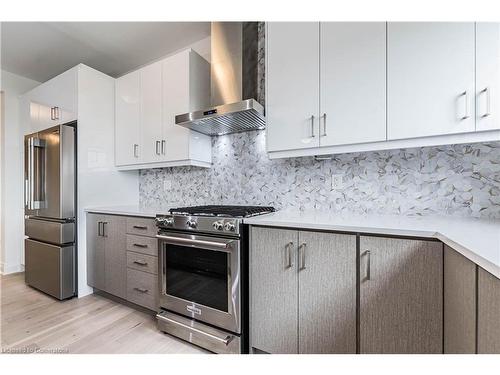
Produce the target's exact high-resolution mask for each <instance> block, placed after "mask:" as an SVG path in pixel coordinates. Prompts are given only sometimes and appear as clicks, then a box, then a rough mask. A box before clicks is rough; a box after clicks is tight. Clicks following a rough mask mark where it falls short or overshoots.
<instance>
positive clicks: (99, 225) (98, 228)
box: [97, 221, 102, 237]
mask: <svg viewBox="0 0 500 375" xmlns="http://www.w3.org/2000/svg"><path fill="white" fill-rule="evenodd" d="M101 225H102V221H98V222H97V236H98V237H101V236H102V231H101Z"/></svg>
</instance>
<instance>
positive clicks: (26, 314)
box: [0, 273, 207, 354]
mask: <svg viewBox="0 0 500 375" xmlns="http://www.w3.org/2000/svg"><path fill="white" fill-rule="evenodd" d="M0 293H1V295H0V299H1V309H0V319H1V326H0V332H1V347H2V351H3V352H4V353H5V352H9V350H10V349H14V350H17V351H20V352H22V351H23V350H27V351H28V352H31V351H33V350H39V351H48V352H51V351H54V350H57V351H59V352H64V353H95V354H100V353H103V354H105V353H158V354H159V353H172V354H178V353H194V354H200V353H207V352H206V351H204V350H202V349H200V348H198V347H195V346H193V345H190V344H189V343H186V342H184V341H181V340H178V339H176V338H174V337H172V336H168V335H166V334H163V333H161V332H160V331H158V330H157V328H156V321H155V319H154V317H153V316H152V315H149V314H147V313H145V312H143V311H138V310H135V309H133V308H132V307H129V306H125V305H122V304H120V303H118V302H115V301H112V300H110V299H108V298H106V297H103V296H100V295H96V294H92V295H89V296H86V297H83V298H73V299H70V300H67V301H64V302H60V301H57V300H55V299H54V298H52V297H49V296H47V295H45V294H43V293H41V292H39V291H37V290H36V289H33V288H30V287H28V286H26V285H25V284H24V274H23V273H19V274H13V275H3V276H0Z"/></svg>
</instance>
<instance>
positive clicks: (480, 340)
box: [477, 268, 500, 354]
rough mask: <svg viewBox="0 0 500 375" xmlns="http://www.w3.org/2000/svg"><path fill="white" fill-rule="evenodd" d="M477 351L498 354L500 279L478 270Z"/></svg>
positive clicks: (499, 340) (499, 349) (499, 338)
mask: <svg viewBox="0 0 500 375" xmlns="http://www.w3.org/2000/svg"><path fill="white" fill-rule="evenodd" d="M477 288H478V307H477V352H478V353H479V354H500V319H499V316H500V279H498V278H496V277H495V276H493V275H492V274H490V273H489V272H487V271H485V270H483V269H481V268H479V270H478V286H477Z"/></svg>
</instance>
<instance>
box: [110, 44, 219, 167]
mask: <svg viewBox="0 0 500 375" xmlns="http://www.w3.org/2000/svg"><path fill="white" fill-rule="evenodd" d="M115 98H116V123H115V144H116V166H117V167H118V169H121V170H128V169H130V170H131V169H143V168H158V167H168V166H179V165H196V166H202V167H209V166H210V165H211V161H212V151H211V140H210V137H208V136H206V135H203V134H199V133H195V132H193V131H191V130H189V129H186V128H183V127H181V126H178V125H175V116H176V115H179V114H182V113H186V112H190V111H194V110H198V109H202V108H204V107H207V106H208V105H209V100H210V65H209V63H208V62H207V61H206V60H205V59H203V58H202V57H201V56H200V55H198V54H197V53H196V52H194V51H193V50H191V49H187V50H184V51H182V52H179V53H177V54H174V55H172V56H169V57H167V58H165V59H163V60H161V61H157V62H155V63H152V64H150V65H147V66H145V67H143V68H141V69H139V70H136V71H134V72H131V73H128V74H126V75H124V76H122V77H120V78H118V79H117V80H116V94H115Z"/></svg>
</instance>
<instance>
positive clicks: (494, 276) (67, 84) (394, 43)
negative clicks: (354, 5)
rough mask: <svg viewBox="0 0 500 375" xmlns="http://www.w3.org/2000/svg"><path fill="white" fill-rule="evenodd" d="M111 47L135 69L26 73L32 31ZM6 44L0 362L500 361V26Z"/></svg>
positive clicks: (193, 29)
mask: <svg viewBox="0 0 500 375" xmlns="http://www.w3.org/2000/svg"><path fill="white" fill-rule="evenodd" d="M160 32H161V33H164V35H170V37H169V38H166V39H165V40H161V39H162V38H159V37H157V39H158V40H155V39H154V37H155V35H157V34H158V33H160ZM113 33H115V34H113ZM141 33H143V34H141ZM104 34H106V35H109V38H110V39H109V40H110V41H112V42H113V43H114V45H113V47H114V48H115V52H116V55H117V56H118V55H120V53H118V51H119V48H118V46H119V43H123V45H122V46H121V48H122V50H121V53H124V52H123V51H124V50H125V49H127V52H128V53H129V55H128V56H129V58H128V59H125V58H124V57H123V56H122V59H121V60H122V61H121V62H118V61H117V58H116V57H115V56H114V57H113V59H111V58H110V56H109V54H110V53H109V54H105V53H103V54H102V56H101V55H99V54H96V56H94V57H93V58H94V59H95V60H92V58H88V61H91V60H92V61H94V62H93V63H90V62H88V63H87V62H86V61H87V60H85V59H83V58H82V59H81V60H80V61H79V62H78V63H77V64H75V65H74V66H72V65H69V66H67V67H68V69H63V68H62V65H63V64H62V62H64V63H65V64H66V65H68V64H69V61H70V60H71V59H70V58H69V57H68V55H70V53H69V51H68V53H65V54H61V55H60V56H57V57H53V59H54V60H53V61H52V63H53V65H52V70H50V69H48V68H47V67H45V69H46V70H45V71H42V70H41V69H40V70H37V71H36V73H37V74H35V72H34V73H32V74H31V75H26V76H25V77H23V75H22V74H20V73H21V71H22V70H23V69H24V71H25V72H27V71H28V69H30V68H31V69H35V68H34V66H36V67H37V68H36V69H39V66H40V63H38V62H33V63H31V64H29V63H25V62H23V63H20V62H21V61H25V60H26V61H29V56H30V55H29V50H30V48H31V49H33V48H34V46H33V45H32V44H31V45H25V48H19V47H18V46H19V45H23V44H25V43H26V44H28V43H29V40H30V38H32V39H34V35H39V37H40V39H43V38H44V37H46V38H53V39H48V41H47V43H50V42H52V43H53V42H54V40H58V41H60V42H61V43H62V44H63V45H64V43H63V42H62V41H63V40H65V38H71V43H74V41H75V40H76V41H79V43H81V45H79V44H78V43H75V46H74V47H73V48H88V45H87V44H88V43H91V42H92V43H93V48H94V49H95V51H103V50H104V48H105V43H104V44H99V43H100V42H99V41H96V40H97V39H96V37H97V36H98V35H104ZM23 35H24V36H25V37H24V38H25V39H23V37H22V36H23ZM141 35H142V38H143V40H144V41H145V40H149V39H148V38H151V40H150V43H149V44H148V45H147V46H146V47H145V49H146V50H147V48H149V50H148V51H145V50H142V51H138V50H137V49H136V50H134V49H133V48H132V46H131V44H137V43H138V39H139V37H140V36H141ZM162 35H163V34H162ZM172 35H179V37H177V38H175V37H172ZM181 35H182V37H180V36H181ZM124 36H128V38H126V37H124ZM55 38H60V39H55ZM14 41H15V43H14ZM84 42H85V43H84ZM37 43H40V42H39V41H38V42H37ZM65 43H70V42H68V41H66V42H65ZM109 43H110V44H111V42H109ZM110 44H109V45H110ZM115 44H116V45H115ZM297 45H300V48H301V49H300V53H297V50H296V46H297ZM4 46H6V47H5V49H4ZM85 46H87V47H85ZM160 46H161V48H160ZM2 49H4V50H3V51H2V90H3V91H4V92H5V98H4V102H5V104H4V108H5V111H6V116H5V118H6V120H5V123H6V124H7V116H8V115H9V110H10V109H11V108H14V106H13V105H12V106H11V105H10V104H11V103H14V102H16V104H15V108H16V111H17V113H18V115H17V116H15V117H16V119H15V121H17V123H18V125H17V126H18V127H17V129H15V130H14V129H8V128H7V127H5V129H4V130H3V134H5V136H2V141H3V143H2V153H3V154H2V181H4V180H10V179H12V180H13V181H14V182H12V183H11V184H8V185H7V184H6V185H2V196H3V200H2V237H1V238H2V248H3V250H2V289H3V291H2V348H3V349H2V350H3V351H5V352H7V353H15V352H16V351H18V352H23V350H24V351H27V352H30V350H34V351H40V352H43V351H44V350H49V351H50V350H54V349H61V350H62V351H63V352H67V353H94V354H98V353H172V354H174V353H197V354H200V353H219V354H240V353H242V354H247V353H248V354H261V353H269V354H484V353H494V354H499V353H500V324H499V321H498V319H497V316H498V313H499V311H500V221H499V220H500V200H499V197H500V175H499V174H500V167H499V166H500V163H499V160H500V117H499V116H498V113H499V110H500V108H499V106H500V101H499V100H498V96H497V92H498V90H499V88H500V62H499V61H500V23H498V22H451V23H447V22H218V21H217V22H186V23H182V22H179V23H175V22H161V23H157V24H152V23H150V24H148V23H137V24H134V23H132V22H128V23H122V24H120V25H118V24H116V23H113V22H103V23H100V24H97V23H96V24H91V23H85V22H74V23H63V22H49V23H41V22H31V23H21V22H17V23H16V22H10V23H9V22H2ZM167 49H169V50H168V51H167ZM95 51H94V52H95ZM71 52H72V53H74V50H72V51H71ZM148 53H149V54H150V56H151V58H149V59H148V58H147V55H148ZM155 53H156V56H155V57H153V55H154V54H155ZM141 54H143V55H145V56H142V57H141V59H138V58H137V56H138V55H141ZM83 55H85V53H82V56H83ZM87 55H88V56H92V54H90V53H88V54H87ZM44 58H46V59H48V61H49V62H50V59H49V57H47V56H45V57H44ZM72 58H73V60H74V59H75V58H79V57H78V56H77V57H72ZM42 60H43V59H42ZM57 61H60V62H61V63H59V64H58V65H57V64H55V62H57ZM120 63H121V64H120ZM88 64H89V65H88ZM99 66H102V68H100V69H99ZM57 69H59V70H60V71H59V72H58V73H57V74H54V72H55V71H56V70H57ZM25 74H28V73H25ZM42 76H46V77H48V76H50V79H44V78H43V79H42V78H38V77H42ZM290 77H293V79H291V78H290ZM21 81H22V83H23V85H20V84H19V82H21ZM4 82H5V83H4ZM9 84H10V85H9ZM15 84H18V87H14V86H16V85H15ZM30 85H31V87H28V86H30ZM21 86H22V88H20V87H21ZM14 89H17V90H18V91H19V92H17V93H16V95H13V94H12V93H11V91H14ZM10 116H13V115H10ZM11 119H12V117H9V121H14V120H11ZM8 137H10V138H8ZM7 139H10V140H11V142H12V144H9V143H8V142H7ZM8 147H11V148H12V150H13V154H9V153H7V152H6V151H5V150H4V149H6V148H8ZM14 154H15V157H12V158H10V156H9V155H14ZM5 156H7V159H4V157H5ZM8 164H9V165H8ZM16 181H17V182H16ZM11 194H12V195H11ZM7 196H8V197H11V196H12V197H15V199H13V202H8V200H7V199H6V197H7ZM16 200H17V201H16ZM9 204H12V205H14V207H15V208H12V209H9ZM4 207H5V208H4ZM19 207H22V210H20V209H19ZM6 217H8V218H11V219H12V220H8V221H7V220H5V218H6ZM16 220H17V221H16ZM19 227H21V228H22V232H21V233H19V229H18V228H19ZM9 228H12V229H9ZM16 228H17V229H16ZM9 241H10V242H9ZM9 243H10V244H11V245H8V244H9ZM9 259H11V260H13V261H12V262H11V263H7V260H9ZM20 295H22V297H20ZM31 304H33V306H38V307H36V308H28V307H29V306H30V305H31ZM75 316H78V317H79V318H78V319H75V318H74V317H75ZM251 357H258V356H251ZM360 357H363V356H360Z"/></svg>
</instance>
